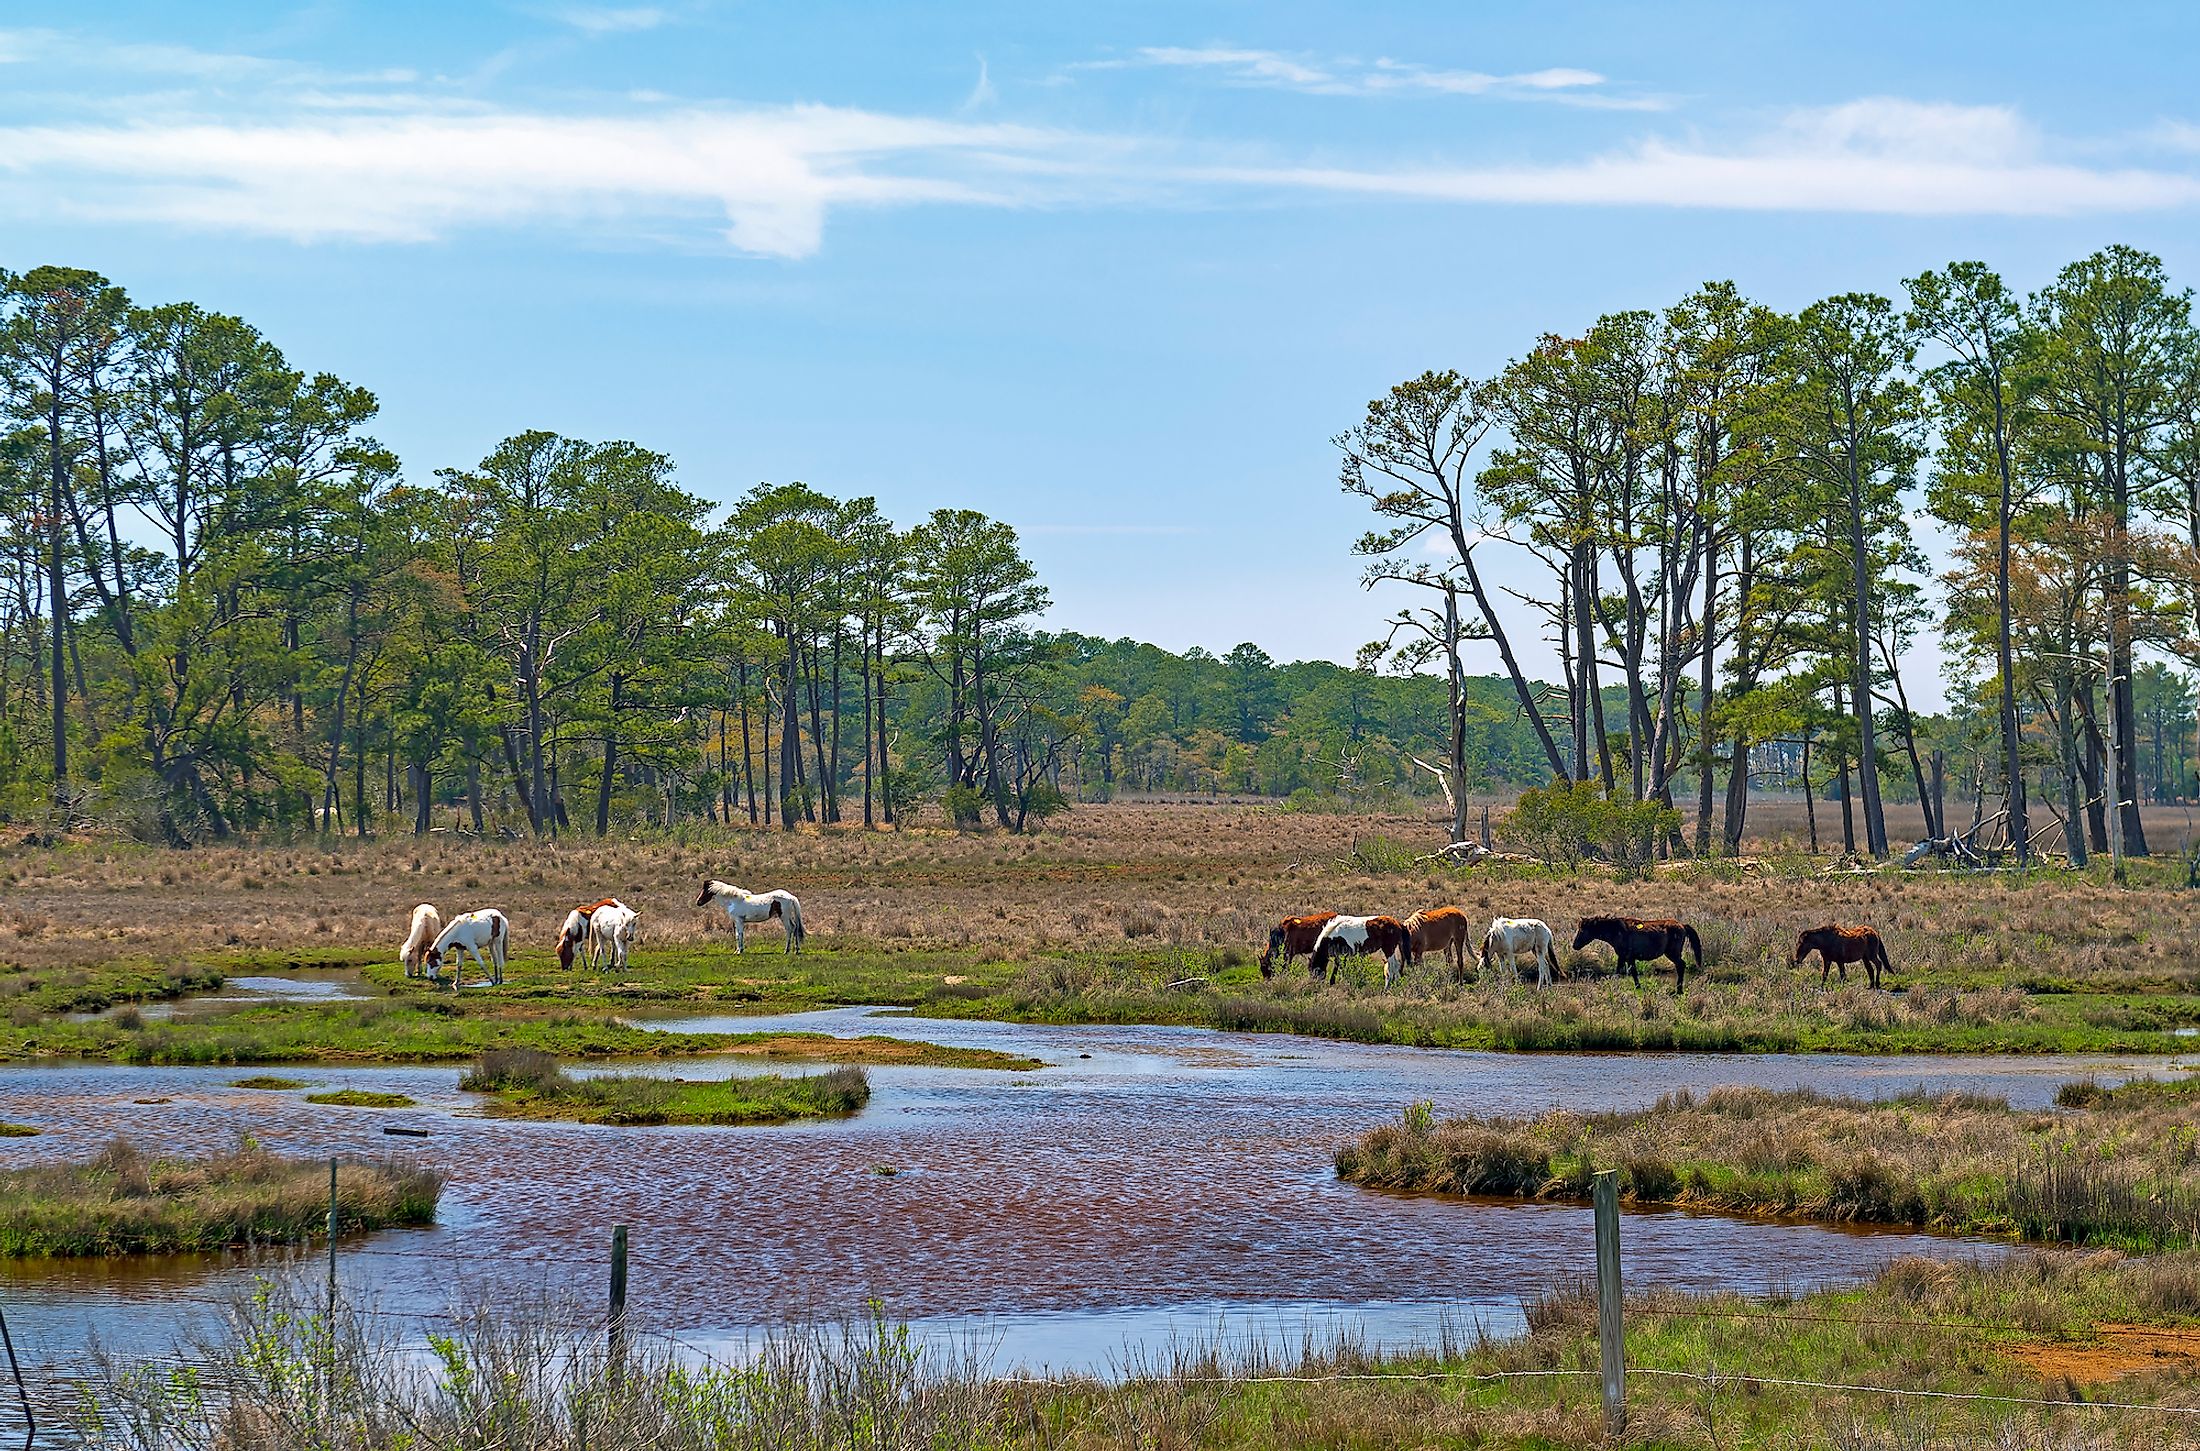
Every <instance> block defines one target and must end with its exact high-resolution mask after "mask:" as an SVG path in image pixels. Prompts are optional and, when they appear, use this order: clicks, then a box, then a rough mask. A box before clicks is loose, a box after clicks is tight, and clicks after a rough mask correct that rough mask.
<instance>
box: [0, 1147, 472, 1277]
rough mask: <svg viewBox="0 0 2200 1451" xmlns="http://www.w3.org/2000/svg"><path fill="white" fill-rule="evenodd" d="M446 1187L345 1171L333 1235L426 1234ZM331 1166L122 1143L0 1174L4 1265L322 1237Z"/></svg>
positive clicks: (260, 1153) (385, 1171) (400, 1168)
mask: <svg viewBox="0 0 2200 1451" xmlns="http://www.w3.org/2000/svg"><path fill="white" fill-rule="evenodd" d="M442 1191H443V1176H442V1175H441V1174H440V1173H438V1172H437V1171H435V1170H433V1169H428V1168H424V1167H422V1166H420V1165H417V1164H414V1163H411V1162H408V1161H405V1160H400V1159H379V1160H372V1161H367V1162H346V1163H344V1164H343V1165H342V1166H341V1168H340V1170H339V1173H338V1176H337V1201H338V1232H339V1233H352V1232H357V1231H361V1230H371V1229H383V1228H387V1227H389V1226H392V1225H404V1224H427V1223H430V1222H432V1221H433V1220H434V1218H435V1206H436V1200H437V1198H438V1197H439V1196H440V1195H441V1193H442ZM327 1229H328V1161H327V1160H325V1159H287V1158H282V1157H279V1156H277V1155H275V1154H271V1153H269V1152H267V1151H266V1150H265V1149H262V1148H259V1147H257V1146H255V1145H251V1144H246V1145H245V1146H243V1147H240V1148H238V1149H235V1150H233V1151H231V1152H229V1153H226V1154H213V1155H208V1156H206V1157H202V1158H187V1157H180V1156H179V1157H169V1156H153V1155H148V1154H146V1153H145V1152H144V1151H142V1150H140V1149H139V1148H138V1146H137V1145H135V1144H133V1143H132V1142H130V1141H129V1140H127V1139H116V1140H114V1141H113V1142H112V1143H110V1144H108V1145H107V1147H106V1148H105V1149H103V1150H102V1151H101V1152H100V1154H99V1155H98V1157H96V1158H94V1159H92V1160H90V1161H89V1162H87V1163H81V1164H41V1165H37V1166H35V1167H31V1168H24V1169H10V1170H6V1171H0V1255H8V1256H25V1255H75V1256H82V1255H125V1254H167V1253H175V1252H179V1251H192V1250H215V1249H224V1248H227V1247H230V1246H233V1245H245V1244H293V1243H300V1242H304V1241H309V1240H313V1239H316V1238H325V1237H326V1235H327Z"/></svg>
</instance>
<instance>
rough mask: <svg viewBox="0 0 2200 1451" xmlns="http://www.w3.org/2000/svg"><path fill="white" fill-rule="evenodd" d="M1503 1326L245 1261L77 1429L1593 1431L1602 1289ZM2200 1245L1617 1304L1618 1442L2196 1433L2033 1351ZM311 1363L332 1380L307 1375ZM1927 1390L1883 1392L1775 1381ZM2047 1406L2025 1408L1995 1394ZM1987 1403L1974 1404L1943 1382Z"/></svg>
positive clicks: (143, 1440)
mask: <svg viewBox="0 0 2200 1451" xmlns="http://www.w3.org/2000/svg"><path fill="white" fill-rule="evenodd" d="M1525 1308H1526V1311H1527V1328H1526V1330H1525V1332H1524V1333H1522V1334H1519V1335H1513V1336H1504V1337H1498V1336H1492V1335H1489V1334H1487V1333H1485V1332H1483V1331H1481V1330H1479V1329H1475V1328H1462V1327H1461V1326H1460V1325H1458V1324H1451V1325H1447V1326H1446V1328H1445V1329H1444V1330H1443V1332H1442V1333H1441V1334H1440V1336H1439V1338H1438V1340H1437V1342H1436V1343H1434V1344H1431V1345H1428V1346H1425V1347H1422V1348H1420V1349H1390V1350H1384V1349H1379V1348H1377V1347H1374V1346H1371V1345H1369V1344H1368V1343H1366V1342H1365V1341H1364V1340H1363V1339H1361V1338H1359V1337H1357V1336H1355V1335H1353V1334H1351V1333H1349V1332H1345V1333H1335V1334H1330V1335H1313V1334H1309V1335H1308V1336H1306V1337H1305V1338H1304V1339H1303V1340H1302V1341H1300V1342H1299V1343H1297V1344H1295V1345H1290V1344H1286V1345H1274V1346H1270V1345H1261V1344H1242V1343H1241V1344H1232V1343H1229V1342H1228V1341H1226V1340H1224V1339H1223V1338H1221V1337H1220V1336H1214V1335H1210V1336H1206V1337H1197V1338H1194V1339H1192V1340H1190V1341H1179V1342H1172V1343H1171V1344H1170V1345H1168V1346H1166V1347H1160V1348H1148V1349H1143V1350H1133V1351H1130V1352H1127V1353H1125V1354H1123V1355H1120V1356H1118V1357H1117V1358H1116V1363H1115V1373H1114V1374H1112V1375H1110V1376H1108V1377H1106V1378H1095V1377H1089V1376H1071V1375H1060V1374H1052V1375H1041V1376H1038V1377H1035V1378H1029V1379H1025V1378H1018V1379H1013V1380H997V1379H993V1378H991V1377H990V1376H989V1374H988V1372H987V1370H986V1366H985V1357H984V1355H983V1354H982V1350H983V1347H981V1346H977V1345H974V1344H973V1343H971V1342H969V1341H967V1340H933V1339H920V1338H918V1337H916V1336H913V1335H911V1334H910V1333H909V1332H908V1331H907V1330H906V1329H905V1328H904V1327H902V1326H900V1325H898V1324H896V1323H894V1322H893V1321H892V1320H891V1319H890V1318H888V1317H887V1316H886V1315H884V1314H883V1313H881V1312H880V1311H879V1310H878V1309H877V1308H876V1307H874V1308H873V1309H872V1310H871V1311H870V1312H869V1313H867V1314H865V1315H862V1316H859V1317H857V1318H854V1319H851V1320H848V1321H844V1322H839V1323H827V1324H809V1325H804V1324H797V1325H792V1326H788V1327H786V1328H784V1329H780V1330H777V1331H774V1332H772V1333H771V1334H769V1335H766V1336H763V1337H761V1338H760V1339H759V1340H757V1341H756V1342H753V1343H752V1344H751V1345H750V1346H749V1348H748V1352H747V1353H746V1354H745V1355H737V1356H735V1357H733V1359H732V1360H731V1362H730V1363H729V1362H723V1361H713V1360H705V1359H703V1358H701V1357H699V1356H697V1355H694V1354H692V1353H687V1352H683V1351H682V1350H681V1349H679V1348H678V1347H677V1346H676V1345H675V1344H673V1343H671V1342H669V1341H667V1340H664V1339H660V1338H658V1337H656V1336H653V1335H649V1334H646V1333H640V1334H637V1336H636V1337H635V1339H634V1341H633V1345H632V1348H631V1349H630V1350H629V1352H628V1355H627V1359H626V1361H625V1363H624V1365H623V1367H622V1368H621V1370H620V1371H614V1369H613V1364H612V1361H611V1359H610V1357H609V1355H608V1352H607V1350H606V1346H605V1341H604V1336H603V1330H602V1323H601V1319H600V1309H599V1308H598V1307H596V1306H594V1305H592V1304H591V1305H586V1306H580V1305H573V1304H568V1303H564V1302H558V1301H549V1300H538V1301H535V1302H532V1303H519V1304H514V1303H511V1302H509V1301H503V1302H499V1303H497V1304H495V1305H488V1304H484V1303H481V1302H478V1301H473V1302H469V1301H463V1300H462V1301H461V1302H460V1303H459V1304H457V1305H454V1306H452V1307H451V1309H450V1313H449V1315H448V1317H447V1319H445V1320H443V1321H440V1322H438V1326H439V1328H438V1329H437V1330H436V1331H435V1333H434V1334H433V1335H432V1336H431V1338H430V1341H429V1356H428V1358H427V1360H426V1361H425V1362H423V1360H422V1357H421V1354H420V1351H419V1349H418V1343H417V1341H413V1340H410V1339H409V1338H408V1330H407V1327H406V1326H405V1324H404V1322H403V1320H402V1318H400V1317H392V1316H389V1315H386V1314H383V1313H380V1307H374V1306H358V1307H353V1306H351V1305H349V1304H348V1303H347V1304H345V1305H343V1306H342V1307H340V1309H339V1310H338V1312H337V1314H336V1316H335V1317H334V1318H333V1319H331V1318H330V1317H329V1316H328V1315H327V1314H326V1313H325V1312H324V1309H323V1306H322V1302H321V1299H320V1291H319V1287H318V1285H316V1284H313V1283H310V1282H309V1281H307V1280H305V1279H302V1278H301V1279H298V1280H283V1281H272V1282H263V1283H262V1284H261V1285H260V1286H259V1287H258V1289H257V1290H256V1291H255V1292H253V1293H251V1294H248V1295H246V1296H244V1297H242V1298H240V1299H239V1300H238V1301H237V1302H236V1303H235V1305H234V1306H233V1307H232V1308H231V1309H230V1311H229V1312H228V1314H227V1315H226V1317H225V1321H224V1323H223V1324H222V1325H220V1326H219V1327H216V1328H211V1329H208V1330H204V1331H201V1332H198V1333H197V1334H195V1335H194V1336H193V1337H192V1338H191V1339H190V1340H188V1341H187V1342H186V1343H184V1344H182V1345H180V1346H178V1347H177V1350H178V1352H179V1354H178V1356H177V1357H176V1358H177V1359H180V1360H181V1361H182V1362H184V1363H187V1364H189V1365H191V1366H192V1367H194V1369H193V1372H192V1373H191V1374H190V1375H188V1376H177V1375H175V1374H172V1373H170V1370H169V1367H168V1365H167V1363H165V1362H154V1363H150V1364H148V1363H145V1362H142V1361H139V1360H136V1359H133V1358H125V1357H113V1356H107V1357H101V1358H100V1359H99V1360H98V1362H97V1363H96V1364H95V1365H94V1366H93V1367H92V1368H91V1374H90V1375H89V1376H88V1377H87V1378H86V1382H85V1385H84V1389H83V1394H82V1396H81V1398H80V1400H79V1401H78V1403H77V1406H76V1410H75V1416H74V1418H73V1422H74V1423H73V1426H72V1428H71V1429H72V1430H73V1431H74V1432H75V1433H76V1434H77V1436H78V1437H79V1438H80V1439H81V1441H82V1442H83V1444H84V1445H86V1446H87V1447H90V1448H93V1451H203V1448H206V1447H221V1448H224V1451H278V1448H282V1451H288V1448H291V1447H297V1446H322V1447H329V1448H343V1451H366V1448H387V1447H394V1446H434V1447H439V1448H445V1451H518V1448H524V1451H585V1448H603V1447H642V1446H647V1447H653V1448H661V1451H704V1448H710V1451H765V1448H770V1451H826V1448H863V1451H977V1448H981V1447H982V1448H989V1451H1100V1448H1115V1447H1126V1446H1129V1447H1140V1448H1150V1451H1163V1448H1166V1451H1195V1448H1217V1451H1225V1448H1227V1451H1240V1448H1242V1451H1316V1448H1321V1451H1333V1448H1339V1447H1351V1448H1365V1451H1373V1448H1380V1447H1393V1446H1447V1447H1449V1446H1458V1447H1491V1448H1515V1451H1525V1448H1544V1451H1552V1448H1568V1451H1572V1448H1584V1451H1585V1448H1591V1447H1606V1446H1609V1445H1611V1444H1612V1443H1611V1442H1609V1441H1607V1440H1606V1438H1605V1435H1604V1430H1603V1424H1602V1417H1601V1414H1600V1413H1599V1409H1598V1401H1597V1397H1598V1388H1597V1377H1596V1371H1595V1367H1596V1365H1597V1348H1596V1313H1595V1299H1594V1296H1593V1293H1591V1292H1590V1291H1589V1290H1588V1289H1587V1287H1585V1286H1577V1285H1570V1284H1569V1285H1561V1286H1556V1287H1554V1288H1552V1289H1551V1290H1549V1291H1548V1292H1546V1293H1544V1294H1542V1295H1540V1296H1537V1297H1534V1298H1532V1299H1531V1300H1530V1301H1529V1302H1528V1304H1527V1306H1526V1307H1525ZM2196 1310H2200V1257H2195V1256H2194V1255H2191V1254H2174V1255H2155V1256H2145V1257H2137V1258H2125V1257H2123V1256H2121V1255H2118V1254H2116V1253H2114V1252H2110V1251H2096V1252H2090V1253H2075V1252H2066V1251H2027V1252H2015V1253H2011V1254H2007V1255H2002V1256H1995V1257H1992V1258H1990V1259H1988V1260H1985V1261H1982V1262H1973V1263H1965V1262H1956V1263H1948V1262H1942V1261H1938V1260H1929V1259H1920V1258H1916V1257H1908V1258H1903V1259H1897V1260H1895V1261H1893V1262H1891V1263H1890V1264H1889V1265H1887V1266H1886V1268H1885V1269H1884V1270H1883V1271H1881V1272H1880V1273H1879V1274H1878V1275H1876V1276H1875V1277H1873V1278H1872V1279H1871V1280H1869V1281H1867V1282H1865V1283H1862V1284H1859V1285H1855V1286H1848V1287H1842V1288H1837V1289H1826V1290H1819V1291H1816V1292H1812V1293H1809V1294H1804V1295H1774V1296H1770V1297H1765V1298H1744V1297H1742V1296H1739V1295H1732V1294H1708V1295H1695V1294H1684V1293H1679V1292H1675V1291H1671V1290H1662V1289H1655V1288H1653V1289H1649V1290H1647V1291H1638V1292H1636V1293H1633V1294H1631V1295H1630V1297H1629V1301H1628V1305H1627V1311H1626V1318H1627V1329H1628V1341H1627V1346H1628V1363H1629V1365H1630V1367H1631V1368H1633V1369H1634V1370H1636V1371H1642V1370H1659V1371H1666V1372H1679V1373H1682V1374H1683V1375H1686V1376H1689V1377H1694V1378H1693V1379H1679V1378H1671V1377H1668V1376H1643V1375H1636V1376H1632V1377H1630V1380H1629V1384H1628V1419H1629V1435H1628V1439H1627V1444H1629V1445H1640V1446H1658V1447H1675V1448H1691V1451H1693V1448H1706V1451H1723V1448H1729V1447H1759V1446H1762V1447H1778V1448H1783V1451H1789V1448H1792V1451H1815V1448H1826V1451H1878V1448H1886V1451H1895V1448H1901V1451H1957V1448H1962V1451H1972V1448H1981V1447H1989V1448H1996V1451H2001V1448H2008V1451H2015V1448H2026V1451H2096V1448H2098V1451H2107V1448H2112V1447H2127V1446H2128V1447H2140V1446H2145V1447H2150V1448H2156V1447H2158V1448H2190V1447H2192V1446H2194V1445H2195V1444H2196V1442H2195V1439H2194V1429H2193V1427H2192V1426H2191V1425H2190V1424H2189V1421H2190V1419H2191V1418H2190V1417H2188V1416H2181V1415H2177V1414H2175V1413H2174V1412H2154V1411H2148V1410H2138V1411H2131V1410H2118V1411H2106V1410H2103V1409H2100V1408H2097V1407H2094V1406H2090V1405H2084V1404H2076V1403H2075V1402H2078V1401H2082V1400H2085V1399H2091V1398H2095V1397H2096V1395H2097V1392H2096V1388H2095V1387H2094V1386H2093V1385H2091V1384H2086V1383H2081V1382H2077V1381H2072V1380H2069V1379H2066V1378H2062V1377H2059V1376H2051V1375H2050V1373H2049V1372H2046V1371H2043V1370H2041V1369H2039V1368H2037V1364H2038V1362H2040V1361H2041V1359H2042V1357H2041V1356H2040V1355H2039V1354H2038V1352H2039V1351H2041V1350H2043V1349H2045V1350H2048V1351H2057V1350H2061V1349H2066V1348H2077V1349H2082V1348H2084V1347H2086V1346H2088V1345H2091V1344H2094V1343H2095V1342H2097V1341H2098V1340H2099V1339H2100V1337H2101V1336H2102V1335H2103V1327H2114V1326H2118V1325H2130V1324H2143V1325H2153V1326H2162V1327H2169V1328H2174V1327H2178V1326H2181V1325H2189V1324H2190V1323H2191V1319H2192V1316H2193V1315H2194V1313H2195V1311H2196ZM332 1364H333V1365H334V1367H335V1368H336V1374H335V1375H333V1376H330V1375H329V1374H327V1369H328V1367H329V1366H331V1365H332ZM1783 1380H1805V1381H1817V1382H1834V1383H1838V1384H1844V1385H1856V1386H1871V1387H1887V1388H1891V1389H1895V1390H1904V1391H1927V1392H1937V1393H1941V1394H1943V1395H1947V1396H1953V1397H1958V1398H1959V1399H1949V1400H1937V1401H1930V1402H1918V1401H1905V1400H1901V1399H1897V1398H1895V1397H1890V1396H1880V1395H1872V1394H1859V1393H1848V1392H1830V1391H1824V1390H1814V1389H1810V1388H1807V1387H1798V1386H1791V1385H1782V1384H1780V1383H1779V1382H1781V1381H1783ZM2196 1393H2200V1361H2194V1360H2192V1359H2190V1358H2174V1357H2172V1358H2163V1359H2160V1360H2157V1361H2155V1362H2154V1363H2153V1364H2151V1365H2150V1366H2147V1367H2145V1368H2141V1369H2138V1370H2137V1371H2136V1373H2134V1374H2131V1375H2129V1376H2127V1377H2126V1378H2124V1379H2121V1380H2119V1381H2117V1382H2116V1383H2115V1384H2114V1385H2113V1387H2110V1388H2108V1390H2107V1392H2106V1394H2105V1395H2102V1396H2100V1398H2107V1397H2108V1396H2112V1397H2113V1398H2114V1399H2115V1400H2117V1401H2119V1402H2131V1403H2137V1404H2139V1405H2142V1406H2144V1405H2147V1404H2150V1403H2151V1404H2155V1405H2161V1406H2166V1407H2178V1406H2184V1405H2190V1404H2192V1402H2193V1398H2194V1396H2195V1394H2196ZM1996 1396H2002V1397H2018V1398H2026V1399H2041V1398H2045V1399H2048V1400H2059V1401H2066V1402H2072V1403H2070V1404H2062V1405H2055V1404H2048V1405H2026V1404H2019V1403H2013V1402H2011V1401H2007V1400H1996V1399H1993V1397H1996ZM1969 1397H1980V1398H1981V1399H1968V1398H1969Z"/></svg>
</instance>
